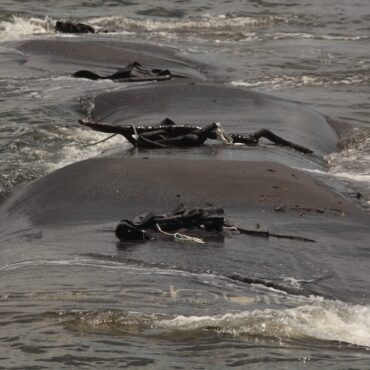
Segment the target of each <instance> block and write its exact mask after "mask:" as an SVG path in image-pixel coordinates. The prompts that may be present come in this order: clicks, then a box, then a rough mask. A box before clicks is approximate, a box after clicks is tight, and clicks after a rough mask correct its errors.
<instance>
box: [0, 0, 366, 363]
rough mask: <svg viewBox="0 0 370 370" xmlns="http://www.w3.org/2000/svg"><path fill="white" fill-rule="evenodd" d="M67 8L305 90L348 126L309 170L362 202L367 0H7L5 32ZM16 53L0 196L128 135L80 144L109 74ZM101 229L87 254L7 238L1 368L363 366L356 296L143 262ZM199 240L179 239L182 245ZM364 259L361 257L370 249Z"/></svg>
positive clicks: (246, 83)
mask: <svg viewBox="0 0 370 370" xmlns="http://www.w3.org/2000/svg"><path fill="white" fill-rule="evenodd" d="M67 18H68V19H73V20H78V21H84V22H88V23H89V24H91V25H93V26H95V27H99V28H101V29H106V30H108V31H109V30H116V32H114V33H108V34H107V35H104V37H107V38H113V39H118V40H122V39H123V40H146V41H150V42H154V43H159V44H161V45H169V46H172V47H176V48H178V49H180V50H181V51H182V52H184V53H185V54H186V55H188V56H189V57H191V58H194V59H196V60H198V61H200V62H204V63H209V62H211V63H212V64H213V65H216V66H217V75H216V80H217V81H219V82H222V83H225V84H228V85H231V86H238V87H240V88H242V89H244V88H245V89H249V88H251V89H253V90H257V91H260V92H265V93H268V94H272V95H274V96H278V97H282V98H287V99H291V100H296V101H300V102H304V103H307V104H308V105H309V106H310V107H312V108H313V109H316V110H318V111H320V112H321V113H323V114H327V115H329V116H331V117H334V118H337V119H340V120H343V121H345V122H348V123H350V124H351V125H352V127H353V131H352V132H351V134H350V137H349V138H348V139H346V140H345V141H344V142H343V148H342V149H341V150H339V151H338V152H336V153H332V154H329V155H328V156H327V157H326V158H325V159H326V162H327V166H323V167H322V168H320V169H319V170H317V169H314V170H312V168H311V169H309V170H310V173H313V174H314V175H315V176H318V177H320V178H322V179H324V180H325V181H327V182H329V183H330V182H335V183H336V184H341V186H343V188H347V186H349V187H350V188H351V189H353V191H356V192H357V191H360V192H361V193H362V195H363V197H362V199H361V200H360V201H361V204H362V205H363V206H364V207H365V208H368V206H369V201H370V166H369V156H370V101H369V87H368V86H369V80H370V77H369V76H370V74H369V73H370V71H369V69H370V54H369V50H370V45H369V44H370V42H369V41H370V36H369V20H370V6H369V4H368V2H367V1H366V0H357V1H351V2H348V1H344V0H342V1H340V0H329V1H325V4H323V3H322V1H319V0H313V1H310V2H309V3H308V2H304V1H302V0H296V1H285V2H283V1H281V0H280V1H278V0H274V1H271V0H270V1H269V0H266V1H260V0H254V1H249V2H247V3H246V2H239V1H236V0H231V1H216V2H215V1H203V0H202V1H198V2H191V1H185V0H183V1H176V2H170V1H156V2H155V3H152V4H146V3H145V2H142V3H137V2H134V1H109V2H107V1H101V0H100V1H99V0H95V1H89V2H82V1H80V2H76V1H49V2H41V1H39V2H38V1H31V2H30V1H28V2H24V1H15V0H13V1H2V14H1V15H0V41H10V40H19V39H24V38H34V37H41V36H42V37H49V35H51V36H55V35H54V34H53V24H54V22H55V21H56V20H58V19H67ZM34 34H37V35H38V36H35V35H34ZM59 37H73V36H59ZM87 37H95V36H87ZM22 60H23V59H22V55H20V54H19V53H18V52H16V51H14V50H11V49H9V48H8V47H6V46H5V45H2V46H0V101H1V104H0V199H1V200H3V199H5V198H6V197H8V196H9V195H10V194H11V193H12V192H13V190H14V189H15V188H16V187H17V186H21V185H22V184H26V183H28V182H30V181H31V180H33V179H36V178H39V177H40V176H42V175H45V174H47V173H49V172H51V171H53V170H54V169H57V168H60V167H63V166H65V165H66V164H69V163H72V162H75V161H78V160H81V159H86V158H90V157H93V156H95V155H99V154H101V153H102V152H104V151H110V150H112V149H114V148H116V147H118V146H120V145H122V142H121V140H120V139H118V138H113V139H111V140H109V141H107V142H105V143H103V144H100V145H97V146H90V147H85V146H84V144H86V143H91V142H94V141H97V140H100V139H101V138H102V135H101V134H99V133H96V132H92V131H88V130H85V129H83V128H81V127H79V126H78V124H77V119H78V118H80V116H81V105H84V104H88V103H89V97H90V96H92V95H95V94H97V93H99V92H102V91H107V90H114V89H117V84H115V83H112V82H109V81H99V82H91V81H86V82H83V81H82V80H74V79H72V78H70V77H67V76H64V75H61V74H60V73H59V72H57V71H55V72H52V73H45V71H42V70H30V69H27V68H24V67H23V65H22ZM119 87H122V85H120V86H119ZM246 119H247V117H246ZM109 227H111V226H109ZM25 228H26V226H25ZM97 239H98V242H99V243H101V246H104V251H102V252H101V253H100V254H99V253H98V250H96V251H94V253H95V252H96V253H95V254H89V253H87V252H86V253H82V252H81V250H84V251H89V250H91V248H89V246H88V245H84V246H79V247H81V250H76V251H74V252H73V251H72V248H71V247H73V245H72V246H71V245H69V246H66V245H63V243H60V244H58V243H51V242H48V241H47V240H45V239H42V237H41V235H40V234H38V232H37V231H35V230H26V229H25V230H24V231H23V232H22V235H21V236H16V237H14V236H12V235H2V236H1V241H0V243H1V246H2V250H1V253H0V256H1V257H0V261H1V262H0V276H1V279H0V280H1V283H0V302H1V303H0V305H1V310H0V315H1V316H0V325H1V326H2V330H1V334H0V341H1V346H0V367H3V368H25V367H26V366H29V367H30V368H71V367H72V366H76V367H85V368H92V367H94V368H95V367H96V368H105V367H106V368H119V367H129V366H136V367H148V368H166V367H167V368H175V367H178V368H201V369H203V368H212V369H213V368H224V367H237V368H238V367H239V368H246V367H250V368H259V369H270V368H272V367H273V368H277V369H280V368H281V369H287V368H288V369H297V368H325V369H344V368H354V369H364V368H368V367H369V366H370V356H369V351H368V349H369V348H370V328H369V318H370V307H369V306H368V305H367V304H366V300H365V301H364V302H363V304H361V297H359V299H358V300H356V302H355V301H354V300H353V301H348V302H341V301H335V300H329V299H324V298H322V297H318V296H303V295H300V294H290V293H285V292H284V291H283V290H282V291H278V290H274V289H272V288H266V287H264V286H261V285H256V284H251V285H248V284H242V283H237V282H235V281H231V280H230V279H227V278H225V277H224V276H219V275H218V274H216V273H215V272H214V271H212V270H209V271H191V272H189V271H183V270H179V269H176V266H160V265H159V266H158V264H150V263H148V264H147V265H140V264H138V263H137V261H136V260H135V258H134V255H135V251H134V250H133V251H131V252H132V253H131V252H130V250H129V251H122V250H120V249H117V248H116V244H115V240H114V237H113V236H112V235H110V234H109V233H101V234H99V235H98V236H97ZM62 240H63V238H62ZM252 243H253V242H252ZM109 245H110V246H111V247H107V246H109ZM67 247H68V248H67ZM223 247H224V248H227V243H226V246H223ZM65 248H66V249H68V252H65V250H64V249H65ZM192 248H194V246H190V247H185V249H186V254H187V255H188V256H190V257H191V251H192ZM30 251H32V253H31V252H30ZM211 251H212V250H211ZM157 252H158V253H159V252H161V253H165V249H164V250H162V251H157ZM190 257H188V258H189V261H191V258H190ZM235 258H236V260H237V257H235ZM340 258H344V259H345V258H346V256H345V255H342V256H340ZM358 258H361V259H362V260H366V259H368V258H369V252H368V246H364V247H363V255H362V256H361V257H358ZM263 263H266V264H267V263H268V261H262V264H263ZM189 264H190V262H189ZM365 273H366V271H364V274H365ZM92 281H93V282H94V284H93V285H92V284H91V282H92ZM280 282H284V284H285V285H286V286H288V287H290V288H294V287H295V288H297V289H298V290H297V292H298V293H299V287H300V285H302V284H304V282H302V281H299V278H297V276H292V274H291V271H286V272H285V273H284V274H283V276H280Z"/></svg>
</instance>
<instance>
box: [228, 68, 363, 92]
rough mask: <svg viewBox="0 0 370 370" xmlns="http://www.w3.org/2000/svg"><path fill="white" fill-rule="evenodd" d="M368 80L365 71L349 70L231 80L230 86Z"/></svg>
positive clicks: (325, 83) (270, 86) (315, 84)
mask: <svg viewBox="0 0 370 370" xmlns="http://www.w3.org/2000/svg"><path fill="white" fill-rule="evenodd" d="M369 81H370V76H369V75H368V74H366V73H362V72H359V73H356V72H349V73H348V74H347V75H345V74H343V75H338V76H335V75H301V76H289V75H280V76H275V77H271V78H270V77H266V78H263V79H261V80H251V81H242V80H236V81H231V82H230V85H231V86H236V87H263V88H269V89H272V90H274V89H280V88H287V87H289V88H290V87H301V86H338V85H362V84H367V83H368V82H369Z"/></svg>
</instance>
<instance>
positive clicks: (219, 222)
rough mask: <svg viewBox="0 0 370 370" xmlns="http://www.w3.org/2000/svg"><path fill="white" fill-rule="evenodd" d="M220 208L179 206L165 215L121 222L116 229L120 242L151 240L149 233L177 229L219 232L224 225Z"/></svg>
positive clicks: (147, 215) (143, 215)
mask: <svg viewBox="0 0 370 370" xmlns="http://www.w3.org/2000/svg"><path fill="white" fill-rule="evenodd" d="M224 215H225V214H224V210H223V209H222V208H215V207H209V208H187V207H185V206H184V205H180V206H179V207H177V208H175V209H174V210H173V211H172V212H170V213H166V214H154V213H151V212H149V213H144V214H141V215H138V216H137V217H135V218H134V219H132V220H126V219H125V220H121V221H120V223H119V224H118V226H117V228H116V236H117V238H118V239H120V240H126V241H127V240H131V241H132V240H147V239H151V236H150V234H149V233H148V232H147V230H150V231H159V230H161V231H165V232H169V231H175V230H179V229H183V228H185V229H205V230H217V231H221V230H222V228H223V226H224V225H225V216H224Z"/></svg>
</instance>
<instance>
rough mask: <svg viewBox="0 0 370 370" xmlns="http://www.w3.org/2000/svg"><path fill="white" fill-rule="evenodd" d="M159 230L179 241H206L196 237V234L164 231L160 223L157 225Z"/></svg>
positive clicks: (202, 242)
mask: <svg viewBox="0 0 370 370" xmlns="http://www.w3.org/2000/svg"><path fill="white" fill-rule="evenodd" d="M155 226H156V228H157V230H158V231H159V232H160V233H162V234H164V235H168V236H172V237H173V238H174V239H175V240H178V241H183V242H194V243H199V244H204V241H203V240H202V239H200V238H196V237H195V236H189V235H185V234H181V233H173V234H172V233H168V232H166V231H163V230H162V229H161V227H160V226H159V224H156V225H155Z"/></svg>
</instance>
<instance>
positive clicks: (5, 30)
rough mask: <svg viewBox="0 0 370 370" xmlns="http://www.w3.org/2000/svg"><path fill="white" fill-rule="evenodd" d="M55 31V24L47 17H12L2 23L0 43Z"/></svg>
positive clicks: (0, 26)
mask: <svg viewBox="0 0 370 370" xmlns="http://www.w3.org/2000/svg"><path fill="white" fill-rule="evenodd" d="M53 30H54V22H53V21H52V20H51V19H49V18H48V17H45V18H44V19H40V18H21V17H17V16H11V17H10V18H9V19H8V20H4V21H2V22H0V41H7V40H16V39H18V38H19V37H21V36H28V35H33V34H46V33H51V32H53Z"/></svg>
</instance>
